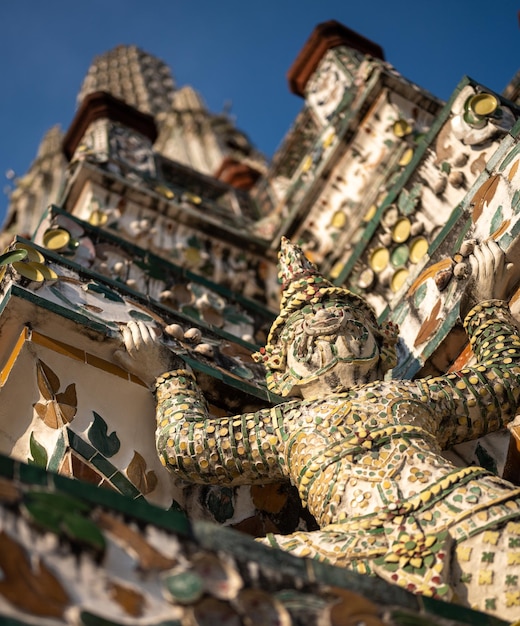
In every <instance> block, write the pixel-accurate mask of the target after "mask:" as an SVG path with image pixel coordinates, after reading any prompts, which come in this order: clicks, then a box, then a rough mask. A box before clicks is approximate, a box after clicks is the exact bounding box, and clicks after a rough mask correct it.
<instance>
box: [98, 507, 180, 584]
mask: <svg viewBox="0 0 520 626" xmlns="http://www.w3.org/2000/svg"><path fill="white" fill-rule="evenodd" d="M97 520H98V523H99V525H100V526H101V528H103V529H104V530H106V531H108V532H109V533H111V534H112V535H114V536H116V537H117V540H118V541H119V542H121V543H122V544H123V545H124V546H125V549H126V550H127V551H128V552H131V553H133V554H135V555H136V557H137V559H138V560H139V568H140V569H142V570H143V571H145V572H148V571H150V570H158V571H164V570H168V569H171V568H172V567H174V565H177V561H176V560H175V559H171V558H168V557H166V556H164V555H162V554H161V553H160V552H159V551H158V550H157V549H156V548H154V547H153V546H152V545H150V544H149V543H148V542H147V541H146V539H145V538H144V537H143V536H142V535H141V534H140V533H138V532H136V531H135V530H134V529H133V528H131V527H130V526H128V525H127V524H125V523H124V522H123V521H122V520H120V519H118V518H117V517H115V516H114V515H111V514H110V513H106V512H103V511H101V512H100V513H99V515H98V517H97Z"/></svg>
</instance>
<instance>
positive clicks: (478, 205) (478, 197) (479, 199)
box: [471, 174, 500, 224]
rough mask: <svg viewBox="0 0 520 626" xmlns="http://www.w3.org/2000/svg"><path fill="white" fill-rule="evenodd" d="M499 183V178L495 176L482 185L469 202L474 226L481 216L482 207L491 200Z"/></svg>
mask: <svg viewBox="0 0 520 626" xmlns="http://www.w3.org/2000/svg"><path fill="white" fill-rule="evenodd" d="M499 181H500V177H499V176H498V174H495V175H494V176H491V177H490V178H488V179H487V180H486V181H485V182H484V183H482V185H481V186H480V187H479V188H478V189H477V191H476V192H475V195H474V196H473V200H472V201H471V204H472V205H473V214H472V216H471V217H472V220H473V223H474V224H475V223H476V222H477V221H478V219H479V217H480V216H481V215H482V212H483V211H484V207H485V206H486V205H488V204H489V203H490V202H491V201H492V200H493V198H494V196H495V193H496V190H497V187H498V183H499Z"/></svg>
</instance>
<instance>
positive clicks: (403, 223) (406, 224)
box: [392, 217, 412, 243]
mask: <svg viewBox="0 0 520 626" xmlns="http://www.w3.org/2000/svg"><path fill="white" fill-rule="evenodd" d="M411 229H412V225H411V224H410V220H409V219H408V218H407V217H401V218H400V219H398V220H397V222H396V223H395V225H394V227H393V228H392V239H393V240H394V241H395V242H396V243H403V242H404V241H406V240H407V239H408V237H409V236H410V231H411Z"/></svg>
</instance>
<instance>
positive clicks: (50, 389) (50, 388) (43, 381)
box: [36, 360, 60, 400]
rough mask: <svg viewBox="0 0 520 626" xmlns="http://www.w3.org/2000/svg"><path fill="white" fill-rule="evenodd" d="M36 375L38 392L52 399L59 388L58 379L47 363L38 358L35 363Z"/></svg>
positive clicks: (47, 398)
mask: <svg viewBox="0 0 520 626" xmlns="http://www.w3.org/2000/svg"><path fill="white" fill-rule="evenodd" d="M36 375H37V380H38V389H39V390H40V393H41V394H42V396H43V397H44V398H45V399H46V400H52V398H53V397H54V395H55V394H56V393H57V391H58V389H59V388H60V379H59V378H58V377H57V376H56V374H55V373H54V372H53V371H52V370H51V368H50V367H49V366H48V365H45V363H44V362H43V361H40V360H38V362H37V364H36Z"/></svg>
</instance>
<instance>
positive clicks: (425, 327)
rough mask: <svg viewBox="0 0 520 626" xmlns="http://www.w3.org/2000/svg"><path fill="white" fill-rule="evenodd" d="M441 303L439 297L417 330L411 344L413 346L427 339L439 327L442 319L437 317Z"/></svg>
mask: <svg viewBox="0 0 520 626" xmlns="http://www.w3.org/2000/svg"><path fill="white" fill-rule="evenodd" d="M441 305H442V301H441V300H440V299H439V300H437V302H436V303H435V304H434V305H433V308H432V310H431V313H430V315H429V316H428V317H427V318H426V319H425V320H424V322H423V324H422V326H421V328H420V329H419V332H418V333H417V337H416V338H415V341H414V344H413V345H414V347H417V346H419V345H420V344H421V343H424V342H425V341H427V340H428V339H429V338H430V337H431V336H432V335H433V333H434V332H435V331H436V330H437V328H438V327H439V325H440V323H441V321H442V320H441V318H439V317H438V315H439V312H440V310H441Z"/></svg>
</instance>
